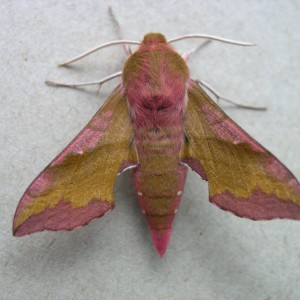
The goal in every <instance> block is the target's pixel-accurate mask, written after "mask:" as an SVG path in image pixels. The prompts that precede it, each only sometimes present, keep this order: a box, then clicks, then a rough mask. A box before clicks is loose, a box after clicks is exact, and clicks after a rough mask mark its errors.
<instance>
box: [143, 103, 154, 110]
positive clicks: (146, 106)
mask: <svg viewBox="0 0 300 300" xmlns="http://www.w3.org/2000/svg"><path fill="white" fill-rule="evenodd" d="M143 108H145V109H147V110H152V107H151V106H149V105H147V104H143Z"/></svg>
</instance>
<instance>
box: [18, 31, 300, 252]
mask: <svg viewBox="0 0 300 300" xmlns="http://www.w3.org/2000/svg"><path fill="white" fill-rule="evenodd" d="M128 168H131V169H132V173H133V181H134V186H135V189H136V193H137V199H138V202H139V204H140V206H141V209H142V212H143V214H144V215H145V217H146V220H147V222H148V224H149V227H150V231H151V234H152V238H153V243H154V245H155V248H156V250H157V252H158V253H159V255H160V256H161V257H162V256H163V255H164V254H165V252H166V250H167V247H168V245H169V241H170V237H171V232H172V224H173V221H174V217H175V215H176V212H177V210H178V208H179V205H180V201H181V198H182V194H183V190H184V185H185V181H186V174H187V171H188V168H191V169H192V170H193V171H195V172H196V173H198V174H199V175H200V177H201V178H202V179H203V180H206V181H208V185H209V200H210V202H211V203H213V204H215V205H217V206H218V207H220V208H221V209H223V210H226V211H230V212H232V213H233V214H235V215H237V216H239V217H243V218H249V219H252V220H270V219H274V218H287V219H296V220H299V219H300V184H299V182H298V181H297V179H296V178H295V177H294V176H293V174H292V173H291V172H290V171H289V170H288V169H287V168H286V167H285V166H284V165H283V164H282V163H281V162H280V161H279V160H278V159H277V158H276V157H274V156H273V155H272V154H271V153H270V152H269V151H268V150H266V149H265V148H264V147H263V146H262V145H260V144H259V143H258V142H256V141H255V140H254V139H253V138H252V137H250V136H249V135H248V134H247V133H246V132H245V131H244V130H243V129H241V128H240V127H239V126H238V125H237V124H236V123H235V122H234V121H232V120H231V119H230V118H229V117H228V116H227V115H226V114H225V113H224V112H223V111H222V110H221V109H220V107H218V106H217V104H216V103H215V102H214V101H213V100H212V99H211V98H210V97H209V96H208V94H207V93H206V92H205V91H204V90H203V89H202V88H201V87H200V85H199V84H198V82H197V81H195V80H193V79H191V78H190V72H189V68H188V66H187V63H186V61H185V59H184V58H183V57H182V56H181V55H180V54H179V53H178V52H176V51H175V50H174V49H173V48H172V47H171V45H170V43H168V42H167V40H166V38H165V37H164V36H163V35H162V34H160V33H149V34H147V35H145V37H144V39H143V41H142V42H141V43H140V46H139V48H138V49H137V50H136V51H135V52H134V53H133V54H131V55H130V56H129V58H128V59H127V61H126V63H125V65H124V68H123V71H122V82H121V84H120V85H119V86H117V87H116V88H115V90H114V91H113V92H112V93H111V95H110V97H109V98H108V100H107V101H106V102H105V104H104V105H103V106H102V108H100V110H99V111H98V112H97V113H96V114H95V116H94V117H93V118H92V119H91V121H90V122H89V123H88V124H87V126H86V127H85V128H84V129H83V130H82V131H81V132H80V133H79V135H78V136H77V137H76V138H75V139H74V140H73V141H72V142H71V143H70V144H69V145H68V146H67V147H66V148H65V150H63V151H62V152H61V153H60V154H59V155H58V156H57V157H56V158H55V159H54V160H53V161H52V162H51V163H50V164H49V165H48V166H47V167H46V168H45V169H44V170H43V171H42V172H41V173H40V175H39V176H38V177H37V178H36V179H35V180H34V181H33V183H32V184H31V185H30V186H29V188H28V189H27V190H26V192H25V194H24V195H23V197H22V199H21V200H20V203H19V205H18V207H17V210H16V213H15V217H14V221H13V234H14V235H15V236H24V235H26V234H31V233H34V232H40V231H43V230H52V231H61V230H72V229H75V228H79V227H82V226H84V225H86V224H88V223H90V222H91V221H92V220H94V219H96V218H99V217H101V216H103V215H105V214H107V213H108V212H109V211H111V210H112V209H113V208H114V206H115V204H114V185H115V182H116V177H117V175H118V174H120V173H122V172H124V171H125V170H127V169H128Z"/></svg>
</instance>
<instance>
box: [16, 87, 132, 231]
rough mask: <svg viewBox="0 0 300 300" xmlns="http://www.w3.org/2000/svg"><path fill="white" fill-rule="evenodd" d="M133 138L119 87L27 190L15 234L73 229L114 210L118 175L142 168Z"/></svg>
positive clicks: (21, 204) (17, 219)
mask: <svg viewBox="0 0 300 300" xmlns="http://www.w3.org/2000/svg"><path fill="white" fill-rule="evenodd" d="M132 139H133V130H132V125H131V120H130V117H129V114H128V109H127V100H126V97H124V96H122V94H121V91H120V88H116V89H115V91H114V92H113V93H112V94H111V96H110V97H109V99H108V100H107V101H106V102H105V104H104V105H103V106H102V107H101V108H100V110H99V111H98V112H97V113H96V114H95V116H94V117H93V118H92V119H91V121H90V122H89V123H88V125H87V126H86V127H85V128H84V129H83V130H82V131H81V133H80V134H79V135H78V136H77V137H76V138H75V139H74V140H73V141H72V142H71V143H70V144H69V145H68V146H67V147H66V149H65V150H64V151H62V152H61V153H60V154H59V155H58V156H57V157H56V158H55V159H54V160H53V161H52V162H51V163H50V164H49V165H48V166H47V167H46V168H45V170H44V171H42V173H41V174H40V175H39V176H38V177H37V178H36V179H35V180H34V181H33V182H32V184H31V185H30V186H29V187H28V189H27V190H26V192H25V194H24V195H23V197H22V199H21V200H20V203H19V205H18V207H17V210H16V213H15V217H14V222H13V232H14V235H16V236H23V235H26V234H30V233H34V232H38V231H43V230H53V231H57V230H72V229H74V228H77V227H81V226H84V225H86V224H88V223H89V222H90V221H92V220H93V219H95V218H98V217H101V216H102V215H104V214H105V213H107V212H108V211H110V210H111V209H113V208H114V185H115V181H116V176H117V175H118V173H120V172H122V171H123V170H124V169H126V168H127V167H130V166H135V165H136V163H137V156H136V152H135V149H134V148H133V145H132Z"/></svg>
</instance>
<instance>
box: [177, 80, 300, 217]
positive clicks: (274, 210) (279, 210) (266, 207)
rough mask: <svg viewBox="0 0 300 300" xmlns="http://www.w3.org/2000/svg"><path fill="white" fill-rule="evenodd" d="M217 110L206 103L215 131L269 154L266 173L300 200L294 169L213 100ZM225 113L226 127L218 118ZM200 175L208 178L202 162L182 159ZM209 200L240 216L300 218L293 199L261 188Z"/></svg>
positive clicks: (298, 209) (224, 136)
mask: <svg viewBox="0 0 300 300" xmlns="http://www.w3.org/2000/svg"><path fill="white" fill-rule="evenodd" d="M195 85H196V86H198V85H197V83H196V82H195V81H192V82H191V85H190V88H195ZM207 97H208V99H209V101H210V102H211V103H212V104H213V106H214V110H211V109H210V108H209V106H204V111H203V114H204V115H205V118H206V119H207V122H208V123H209V125H210V126H211V128H213V129H214V132H215V133H216V135H217V136H219V138H220V139H221V140H229V141H230V142H232V143H246V144H248V145H249V146H250V147H251V148H252V149H253V151H256V152H263V153H266V154H268V155H269V157H268V159H267V160H266V162H265V168H266V173H267V174H268V175H271V176H273V177H275V178H276V179H277V180H279V181H285V182H287V186H288V187H289V188H290V189H292V190H293V191H294V192H295V193H296V194H297V195H299V202H300V184H299V182H298V180H297V179H296V177H295V176H294V175H293V174H292V172H291V171H290V170H289V169H288V168H287V167H286V166H284V165H283V164H282V163H281V162H280V161H279V160H278V159H277V158H276V157H275V156H274V155H273V154H272V153H270V152H269V151H268V150H266V149H265V148H264V147H263V146H262V145H261V144H260V143H259V142H257V141H256V140H255V139H254V138H252V137H251V136H250V135H249V134H248V133H246V132H245V131H244V130H243V129H242V128H241V127H240V126H239V125H237V124H236V123H235V122H234V121H233V120H232V119H231V118H230V117H229V116H228V115H227V114H226V113H225V112H223V111H222V110H221V108H219V107H218V106H217V104H216V103H215V102H214V101H213V100H211V99H210V97H209V96H208V95H207ZM224 115H225V116H226V117H227V118H228V119H227V120H226V127H224V124H222V126H218V122H217V120H218V119H220V120H221V119H222V118H223V116H224ZM182 162H183V163H185V164H187V165H188V166H189V167H190V168H191V169H192V170H193V171H195V172H196V173H197V174H198V175H200V177H201V178H202V179H203V180H205V181H208V179H207V176H206V173H205V170H204V168H203V167H202V165H201V163H200V162H199V161H198V160H196V159H193V158H188V159H183V160H182ZM209 201H210V202H211V203H213V204H214V205H216V206H218V207H219V208H221V209H222V210H224V211H229V212H231V213H233V214H235V215H236V216H238V217H241V218H248V219H251V220H254V221H259V220H262V221H263V220H271V219H293V220H300V206H299V205H297V204H295V203H294V202H292V201H285V200H281V199H279V198H278V197H276V196H275V195H271V196H268V195H266V194H264V193H263V192H262V191H261V190H259V189H257V190H256V191H254V192H253V193H252V195H251V196H250V197H249V198H248V199H239V198H237V197H235V196H234V195H233V194H231V193H229V192H225V193H223V194H221V195H217V196H215V197H211V196H210V198H209Z"/></svg>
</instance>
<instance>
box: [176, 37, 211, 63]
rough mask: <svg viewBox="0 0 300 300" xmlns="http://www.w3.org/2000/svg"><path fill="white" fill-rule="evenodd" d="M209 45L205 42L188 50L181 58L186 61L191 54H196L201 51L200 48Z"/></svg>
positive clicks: (208, 41) (208, 42)
mask: <svg viewBox="0 0 300 300" xmlns="http://www.w3.org/2000/svg"><path fill="white" fill-rule="evenodd" d="M210 43H211V41H210V40H207V41H205V42H203V43H202V44H200V45H199V46H197V47H195V48H194V49H192V50H190V51H189V52H185V53H183V54H182V55H181V56H182V58H183V59H184V60H185V61H188V60H189V59H190V57H191V55H192V54H193V53H195V52H198V51H199V50H201V49H202V48H204V47H205V46H207V45H208V44H210Z"/></svg>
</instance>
